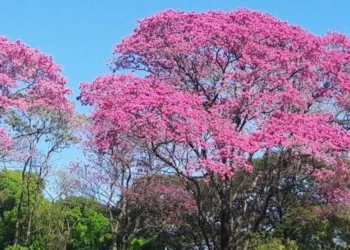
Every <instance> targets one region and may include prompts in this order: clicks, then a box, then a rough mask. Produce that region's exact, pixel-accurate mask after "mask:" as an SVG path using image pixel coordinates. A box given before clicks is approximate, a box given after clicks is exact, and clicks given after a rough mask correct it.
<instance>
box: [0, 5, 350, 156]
mask: <svg viewBox="0 0 350 250" xmlns="http://www.w3.org/2000/svg"><path fill="white" fill-rule="evenodd" d="M239 7H245V8H249V9H254V10H260V11H264V12H268V13H270V14H272V15H274V16H277V17H278V18H280V19H283V20H286V21H288V22H290V23H292V24H296V25H300V26H302V27H304V28H305V29H308V30H309V31H311V32H313V33H316V34H324V33H325V32H326V31H328V30H335V31H339V32H342V33H346V34H348V35H349V34H350V14H349V12H350V0H302V1H301V0H147V1H146V0H143V1H142V0H124V1H121V0H56V1H53V0H52V1H49V0H31V1H29V0H0V10H1V22H0V35H4V36H6V37H8V38H10V39H11V40H16V39H20V40H22V41H23V42H25V43H27V44H28V45H30V46H32V47H36V48H39V49H40V50H42V51H43V52H45V53H47V54H50V55H52V56H53V57H54V59H55V61H56V62H57V63H59V64H60V65H62V67H63V73H64V75H65V76H66V77H67V78H68V86H69V87H70V88H71V89H72V90H73V95H72V97H71V98H72V100H75V97H76V96H77V95H78V94H79V83H80V82H82V81H92V80H93V79H94V78H95V77H96V76H98V75H100V74H104V73H108V67H107V66H106V61H107V59H109V58H111V55H112V48H113V46H114V44H116V43H118V42H119V41H120V40H121V39H122V38H123V37H125V36H127V35H128V34H130V33H131V32H132V30H133V29H134V28H135V27H136V20H137V19H140V18H143V17H147V16H150V15H152V14H153V13H155V12H159V11H162V10H165V9H177V10H185V11H190V10H195V11H206V10H211V9H215V10H234V9H236V8H239ZM77 110H78V111H79V110H80V111H82V109H81V108H80V107H78V108H77ZM72 154H73V153H72ZM72 156H73V155H71V157H72ZM71 157H68V158H71ZM65 158H66V157H65ZM68 158H67V159H68Z"/></svg>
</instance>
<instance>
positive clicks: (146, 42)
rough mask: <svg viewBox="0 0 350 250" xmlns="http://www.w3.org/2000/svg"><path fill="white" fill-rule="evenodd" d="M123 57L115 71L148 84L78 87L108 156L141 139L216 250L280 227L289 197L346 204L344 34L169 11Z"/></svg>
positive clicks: (243, 16) (245, 243)
mask: <svg viewBox="0 0 350 250" xmlns="http://www.w3.org/2000/svg"><path fill="white" fill-rule="evenodd" d="M114 54H115V58H114V59H113V60H112V63H111V68H112V69H113V71H114V72H116V71H117V70H124V69H130V70H133V71H143V72H146V75H145V76H143V77H140V76H136V75H134V74H124V75H121V74H111V75H106V76H100V77H98V78H97V79H96V80H95V81H94V82H93V83H92V84H87V83H84V84H82V85H81V91H82V92H81V96H80V99H81V101H82V103H83V104H85V105H91V106H93V107H94V113H93V115H92V117H91V119H92V120H93V122H94V129H95V130H96V131H97V133H96V140H97V141H98V144H99V148H100V150H101V152H104V151H106V150H108V149H110V148H111V147H113V146H114V145H116V144H118V143H121V142H122V141H124V140H127V139H128V138H132V140H137V141H138V143H139V145H142V147H143V149H144V150H147V152H149V153H150V154H151V155H152V156H153V157H155V158H156V159H157V161H158V165H161V166H163V169H164V170H167V171H169V170H170V171H171V172H173V173H176V174H177V175H178V176H179V178H180V179H181V180H182V182H183V184H184V185H185V187H186V188H187V189H188V190H190V191H191V193H192V194H193V195H194V197H195V200H196V202H197V204H196V205H197V213H198V223H199V228H201V230H202V232H201V233H202V237H203V244H205V245H206V246H207V248H209V249H221V250H226V249H240V248H245V249H247V248H248V247H249V244H250V243H249V234H248V233H247V232H249V231H250V232H259V231H264V230H271V229H272V228H275V227H277V226H278V225H279V224H280V223H282V221H283V217H284V215H285V213H287V212H288V206H287V205H286V204H285V199H284V198H285V197H287V196H289V195H293V196H294V197H296V198H297V199H298V200H299V202H300V203H302V204H304V203H305V204H306V203H308V204H309V203H310V202H314V203H315V204H330V203H343V202H345V201H347V200H348V199H349V197H350V196H349V195H350V193H349V181H348V180H349V170H348V163H347V152H348V151H349V147H350V134H349V132H348V131H347V130H346V129H345V128H346V126H345V124H346V123H347V122H346V121H345V120H344V119H345V117H346V113H347V110H349V98H348V97H349V96H350V63H349V61H350V60H349V59H350V40H349V39H348V38H347V37H346V36H344V35H342V34H338V33H328V34H327V35H325V36H316V35H313V34H311V33H309V32H307V31H305V30H303V29H302V28H300V27H296V26H292V25H290V24H288V23H286V22H282V21H279V20H277V19H276V18H274V17H272V16H270V15H267V14H263V13H260V12H254V11H249V10H244V9H243V10H238V11H234V12H230V13H224V12H218V11H210V12H206V13H200V14H199V13H193V12H191V13H184V12H179V11H166V12H163V13H159V14H156V15H154V16H152V17H149V18H146V19H143V20H141V21H140V22H139V26H138V28H137V29H136V30H135V31H134V33H133V34H132V35H130V36H129V37H127V38H125V39H124V40H123V41H122V42H121V43H120V44H118V45H117V46H116V47H115V51H114ZM203 187H205V190H208V189H209V190H210V192H203ZM209 194H210V197H211V199H212V202H211V205H210V206H208V203H207V202H206V199H207V198H208V197H206V195H209ZM213 200H216V202H213ZM218 232H219V233H218Z"/></svg>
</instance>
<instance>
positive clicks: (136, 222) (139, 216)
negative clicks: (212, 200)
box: [70, 126, 195, 250]
mask: <svg viewBox="0 0 350 250" xmlns="http://www.w3.org/2000/svg"><path fill="white" fill-rule="evenodd" d="M83 132H84V136H83V137H84V142H83V148H84V155H85V158H84V159H82V161H80V162H72V163H71V167H70V170H71V171H70V175H71V176H72V177H73V179H75V180H76V182H77V183H78V187H79V188H78V190H79V192H80V193H81V194H83V195H84V196H88V197H91V198H93V199H96V200H98V201H99V202H101V203H102V204H103V205H105V206H106V209H107V211H108V220H109V223H110V228H111V232H112V248H113V249H114V250H117V249H128V247H129V246H130V243H131V242H132V240H133V239H134V238H136V237H140V236H143V235H144V234H150V233H159V232H169V231H170V230H171V229H174V228H175V227H176V226H182V225H181V222H182V220H181V216H182V215H184V214H190V213H191V212H193V211H195V209H194V208H195V205H194V201H193V199H192V197H191V195H190V193H189V192H188V190H186V189H185V188H184V187H183V186H182V185H181V184H180V183H179V182H178V181H176V180H174V178H171V177H169V176H167V175H157V174H156V173H157V171H156V169H153V168H152V167H153V166H155V164H153V163H152V161H153V160H152V158H151V156H150V155H146V152H144V154H142V148H140V147H139V145H138V144H137V143H135V141H132V140H124V141H120V142H119V143H116V144H114V146H113V147H110V148H108V149H105V150H104V151H103V153H101V151H100V149H99V147H98V146H99V141H95V140H94V139H95V138H94V135H95V133H96V131H94V129H93V128H91V127H90V126H86V127H85V129H83ZM125 139H126V138H125ZM151 190H152V191H151ZM150 191H151V192H150Z"/></svg>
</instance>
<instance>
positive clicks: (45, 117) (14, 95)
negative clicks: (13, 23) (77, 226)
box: [0, 37, 73, 245]
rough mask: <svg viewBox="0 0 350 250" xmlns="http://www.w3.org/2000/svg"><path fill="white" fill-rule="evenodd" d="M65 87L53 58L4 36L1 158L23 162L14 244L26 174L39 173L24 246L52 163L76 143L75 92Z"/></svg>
mask: <svg viewBox="0 0 350 250" xmlns="http://www.w3.org/2000/svg"><path fill="white" fill-rule="evenodd" d="M65 85H66V81H65V79H64V77H63V76H62V75H61V70H60V67H59V66H58V65H56V64H55V63H54V62H53V60H52V58H51V57H49V56H47V55H45V54H43V53H41V52H39V51H38V50H36V49H32V48H30V47H28V46H27V45H25V44H23V43H21V42H20V41H16V42H10V41H9V40H7V39H6V38H4V37H0V89H1V91H0V107H1V111H0V112H1V119H2V121H4V122H5V128H1V135H0V140H2V142H1V145H2V152H1V157H3V158H5V160H4V161H5V162H6V163H9V164H11V165H15V166H16V167H17V168H18V165H22V166H23V167H22V186H21V195H20V200H19V201H18V202H17V213H16V215H17V220H16V230H15V231H16V232H15V240H14V244H15V245H17V244H18V243H19V240H20V235H19V234H20V231H21V229H20V221H21V219H22V218H21V217H22V207H23V203H24V193H25V192H29V190H28V188H27V187H26V186H25V185H26V183H28V181H27V180H25V178H26V177H28V176H30V174H31V173H32V172H36V174H38V178H37V180H36V181H37V182H38V183H37V185H36V191H35V195H34V196H35V197H34V199H33V201H31V200H30V199H28V202H27V203H28V204H27V206H28V207H30V213H29V216H28V220H27V223H28V224H27V226H26V232H25V233H24V234H25V236H24V237H21V238H22V240H23V244H24V245H29V244H30V240H31V229H32V222H33V217H34V213H35V210H36V208H37V207H38V202H39V198H38V197H39V196H40V193H41V189H42V185H43V183H44V178H45V177H46V175H47V173H48V170H49V168H50V166H51V160H52V155H53V154H54V153H57V152H60V151H61V150H62V149H63V148H65V147H67V145H68V144H69V143H70V142H71V141H72V135H71V130H70V128H69V126H71V124H72V119H71V117H72V114H73V106H72V105H71V103H70V102H69V100H68V98H67V94H69V93H70V90H69V89H67V88H66V86H65ZM5 129H6V135H7V137H6V138H5V132H4V131H5ZM43 148H44V149H43ZM4 167H6V165H5V166H4ZM27 173H29V174H27Z"/></svg>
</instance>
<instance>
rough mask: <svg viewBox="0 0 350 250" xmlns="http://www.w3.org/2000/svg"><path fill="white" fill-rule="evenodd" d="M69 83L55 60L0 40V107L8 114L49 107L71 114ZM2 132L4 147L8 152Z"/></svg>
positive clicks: (3, 39) (27, 48)
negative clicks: (67, 96)
mask: <svg viewBox="0 0 350 250" xmlns="http://www.w3.org/2000/svg"><path fill="white" fill-rule="evenodd" d="M65 84H66V81H65V79H64V78H63V77H62V75H61V74H60V67H59V66H58V65H56V64H54V63H53V61H52V58H51V57H49V56H47V55H45V54H43V53H41V52H39V51H38V50H36V49H32V48H30V47H28V46H27V45H25V44H23V43H22V42H20V41H16V42H11V41H9V40H8V39H7V38H5V37H0V86H1V91H0V107H1V112H2V113H3V112H4V111H8V110H22V111H25V110H28V109H31V108H35V107H41V106H45V107H49V108H51V109H55V110H65V111H68V110H69V111H70V110H71V109H72V106H71V105H70V104H69V102H68V99H67V98H66V95H67V94H69V93H70V90H68V89H67V88H66V87H65ZM5 136H6V134H5V130H4V128H1V140H2V147H5V148H8V147H9V146H10V145H9V142H10V140H9V139H8V138H7V139H6V137H5Z"/></svg>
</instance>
